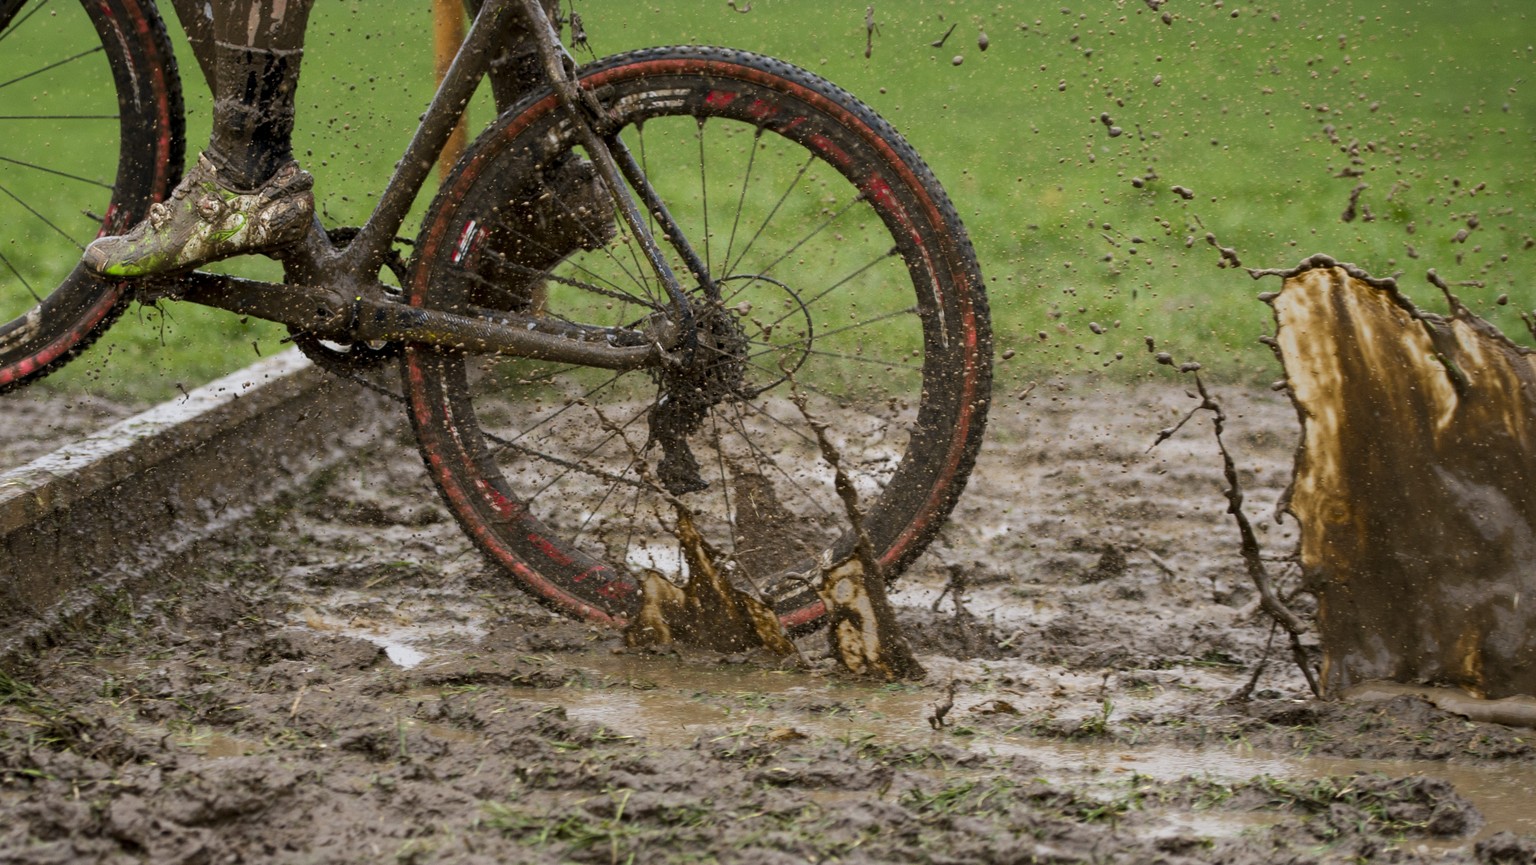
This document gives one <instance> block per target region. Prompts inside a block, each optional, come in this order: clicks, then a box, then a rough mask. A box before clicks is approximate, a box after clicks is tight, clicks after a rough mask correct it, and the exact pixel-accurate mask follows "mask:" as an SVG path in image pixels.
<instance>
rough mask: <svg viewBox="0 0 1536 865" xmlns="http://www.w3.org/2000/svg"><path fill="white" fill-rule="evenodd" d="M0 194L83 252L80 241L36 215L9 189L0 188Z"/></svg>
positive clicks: (51, 222)
mask: <svg viewBox="0 0 1536 865" xmlns="http://www.w3.org/2000/svg"><path fill="white" fill-rule="evenodd" d="M0 192H3V193H5V194H6V195H8V196H10V198H11V200H12V201H14V202H16V203H17V204H19V205H21V206H22V207H24V208H26V211H27V212H28V213H30V214H32V215H33V216H35V217H37V218H38V219H39V220H41V221H42V223H43V224H44V225H46V226H48V227H49V228H51V229H53V230H54V231H56V232H58V234H59V236H60V237H62V238H64V239H65V240H67V241H69V242H70V243H72V244H74V245H75V248H76V249H78V250H80V251H81V252H84V251H85V244H83V243H81V242H80V241H78V240H76V239H74V238H73V237H71V236H70V235H69V233H68V232H66V231H65V230H64V229H62V228H60V227H58V226H57V225H54V224H53V220H51V219H49V218H48V217H46V216H44V215H42V214H41V213H38V212H37V210H35V209H34V208H33V207H32V205H30V204H28V203H26V202H25V201H22V200H21V199H20V198H18V197H17V196H16V193H14V192H12V191H10V190H9V189H7V188H6V187H4V186H0Z"/></svg>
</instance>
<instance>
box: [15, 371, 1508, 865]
mask: <svg viewBox="0 0 1536 865" xmlns="http://www.w3.org/2000/svg"><path fill="white" fill-rule="evenodd" d="M1217 395H1218V398H1221V399H1223V400H1224V402H1225V405H1226V408H1227V411H1228V413H1229V415H1231V425H1230V428H1229V429H1230V431H1229V436H1228V443H1229V446H1230V447H1231V448H1232V450H1233V451H1234V456H1235V457H1236V459H1237V460H1238V463H1239V464H1240V466H1242V479H1243V483H1244V485H1245V489H1246V492H1247V494H1248V497H1249V512H1250V514H1251V515H1252V516H1253V517H1254V518H1255V520H1257V521H1260V523H1261V525H1262V526H1263V527H1264V528H1263V529H1262V535H1263V538H1264V540H1265V543H1266V544H1267V545H1268V552H1269V554H1270V555H1271V556H1272V557H1273V558H1274V561H1272V562H1271V563H1270V564H1271V567H1272V569H1273V571H1274V572H1275V573H1276V574H1277V576H1279V578H1280V582H1281V585H1282V588H1285V589H1290V588H1294V583H1295V578H1294V576H1293V575H1289V574H1288V572H1287V566H1286V563H1285V561H1284V558H1285V556H1286V555H1287V553H1288V552H1289V550H1290V547H1291V544H1292V543H1293V542H1294V538H1295V530H1294V525H1293V524H1291V523H1285V524H1280V525H1277V524H1275V523H1274V522H1273V521H1272V520H1269V519H1264V517H1267V515H1268V513H1269V511H1270V510H1271V508H1272V507H1273V504H1274V502H1275V500H1276V499H1277V498H1278V497H1279V495H1280V493H1281V490H1282V488H1283V486H1284V483H1285V480H1286V478H1287V476H1288V472H1289V465H1290V451H1291V448H1292V447H1293V444H1294V437H1295V431H1296V421H1295V418H1294V414H1293V413H1292V410H1291V409H1290V407H1289V405H1288V404H1287V403H1285V402H1284V400H1283V399H1282V398H1279V397H1276V396H1274V395H1271V394H1267V393H1246V392H1222V391H1220V390H1218V393H1217ZM15 404H17V403H14V402H13V403H12V404H11V405H15ZM11 405H8V406H7V411H8V412H9V411H10V409H11ZM1190 405H1191V401H1190V400H1189V399H1188V398H1187V397H1186V396H1185V394H1184V393H1183V389H1182V387H1180V386H1179V385H1177V384H1174V383H1170V382H1167V381H1164V382H1162V383H1161V384H1158V385H1155V386H1154V385H1148V386H1144V387H1141V388H1139V389H1136V390H1133V391H1127V390H1124V389H1121V388H1106V389H1104V390H1096V389H1092V388H1089V387H1085V386H1083V385H1082V384H1081V383H1074V384H1071V385H1068V384H1067V383H1065V382H1043V383H1041V384H1040V385H1039V386H1038V387H1034V388H1033V389H1030V390H1029V391H1028V392H1027V393H1026V394H1024V395H1023V396H1022V397H1021V396H1020V395H1019V394H1011V395H1002V394H1000V396H999V400H998V404H997V406H996V408H995V409H994V412H993V417H994V423H993V426H992V429H991V431H990V443H989V445H988V448H987V450H986V452H985V454H984V456H983V460H982V463H981V465H980V466H979V467H978V470H977V472H976V473H975V476H974V477H973V480H972V483H971V487H970V490H969V491H968V492H967V494H966V496H965V498H964V499H963V501H962V502H961V505H960V507H959V509H958V511H957V514H956V517H955V519H954V520H953V522H952V524H951V525H950V526H949V528H947V529H946V531H945V535H944V538H943V539H942V541H941V542H940V543H938V544H936V545H935V547H934V549H933V551H932V552H931V553H930V554H928V555H927V556H925V557H924V558H923V559H922V560H921V561H920V562H919V564H918V565H917V566H916V568H915V569H914V570H913V572H912V573H910V574H909V575H908V576H906V577H904V578H903V579H902V581H901V583H900V584H899V585H900V589H901V590H900V591H899V592H898V593H897V594H896V596H895V599H896V601H897V603H898V604H899V612H900V614H901V617H902V620H903V622H904V624H905V626H906V629H907V632H908V634H909V636H910V637H911V638H912V639H913V640H914V642H915V644H916V646H917V648H918V650H919V653H920V657H921V660H922V662H923V664H924V665H925V666H926V668H927V670H928V677H927V679H926V680H925V681H923V682H920V683H912V684H895V685H882V684H880V683H870V682H860V681H854V680H851V679H849V678H847V677H846V676H844V675H843V674H840V673H839V672H837V671H836V670H835V669H834V668H833V666H832V665H831V664H830V663H829V662H828V661H826V660H825V655H826V648H825V645H824V642H823V640H824V637H823V636H822V635H819V634H815V635H811V636H809V637H806V638H804V639H802V640H801V641H800V643H801V647H802V651H803V654H804V661H803V662H802V663H801V664H799V665H792V664H779V663H775V662H772V661H769V660H767V659H764V658H757V657H720V656H717V655H701V654H692V653H683V654H675V653H671V654H654V653H644V654H642V653H633V652H627V651H625V650H623V649H622V648H621V643H620V641H619V640H618V639H617V638H616V635H614V634H612V633H609V632H604V631H599V630H594V629H591V628H588V627H586V626H583V625H579V624H574V623H570V622H566V621H561V620H558V619H555V618H552V617H551V615H550V614H549V613H547V612H545V611H544V610H543V609H541V608H539V607H537V606H536V605H534V604H532V603H530V602H528V601H527V600H525V599H524V598H523V597H522V596H521V595H520V594H519V593H518V592H517V591H516V590H514V589H512V588H511V587H510V586H509V585H507V583H506V582H504V580H503V579H502V578H501V577H499V576H498V575H497V574H495V573H492V572H490V571H488V570H487V569H486V567H485V566H484V565H483V564H482V563H481V561H480V560H479V558H478V557H477V555H476V554H475V553H474V552H473V551H472V550H470V549H469V546H468V543H467V542H466V541H465V540H464V539H463V538H462V537H461V536H460V534H459V533H458V531H457V529H456V527H455V525H454V523H453V522H452V520H451V519H450V518H449V517H448V516H447V515H446V513H445V512H444V511H443V509H442V508H441V507H440V506H439V504H438V503H437V501H436V498H435V495H434V493H433V492H432V490H431V489H430V487H429V485H428V484H427V482H426V481H425V480H424V477H423V474H422V471H421V468H420V465H419V462H418V460H417V458H416V456H415V454H414V451H413V450H412V448H411V445H410V442H409V440H408V438H407V437H406V436H405V435H404V434H403V433H400V434H396V435H393V436H386V437H384V438H381V440H380V441H379V443H378V446H377V447H376V448H375V449H373V450H372V451H371V452H369V453H365V454H361V455H359V457H358V459H357V460H355V461H354V462H352V463H349V464H347V465H345V466H343V467H342V468H340V469H337V470H334V471H332V472H330V473H328V474H326V475H325V476H324V477H321V478H319V479H317V480H316V481H315V482H313V483H312V484H311V485H310V487H309V488H308V489H306V490H303V491H301V492H298V493H295V494H294V495H292V496H291V497H290V498H288V499H287V500H285V501H283V502H281V503H280V504H279V505H277V506H274V507H270V508H267V509H265V510H264V511H263V512H262V513H260V514H259V515H258V516H257V517H256V518H255V519H253V520H251V521H249V522H247V523H246V524H244V525H242V526H241V527H239V529H238V531H237V532H236V533H235V534H234V535H233V536H231V537H229V538H228V539H227V542H224V543H221V544H219V545H218V547H217V548H216V549H204V550H201V551H200V553H199V555H198V556H197V557H196V558H193V559H190V560H189V561H188V562H187V563H186V566H185V567H184V568H183V569H182V570H181V571H179V572H178V573H177V574H175V575H174V578H173V579H170V580H168V581H167V583H168V585H169V586H170V588H169V590H167V591H166V592H165V593H163V594H159V595H156V596H153V597H137V598H132V599H125V600H123V601H122V602H121V603H119V604H118V607H119V610H118V612H117V613H116V615H115V616H113V617H111V618H110V620H109V622H108V625H107V626H106V627H105V628H103V629H100V630H96V631H92V632H90V633H82V634H76V635H71V636H70V637H69V638H68V639H66V640H65V641H63V642H62V643H61V644H60V645H59V646H57V647H56V648H54V649H52V650H49V651H47V652H46V653H45V654H43V655H42V656H41V657H38V658H36V659H35V663H33V664H31V665H30V666H28V667H25V668H21V669H16V670H13V671H12V674H11V675H7V676H5V677H4V678H0V862H4V863H10V862H27V863H43V862H145V861H152V862H185V863H202V862H208V863H222V862H257V861H279V862H306V863H307V862H359V861H370V862H379V861H398V862H463V863H470V862H487V863H490V862H565V861H576V862H601V863H618V862H710V861H721V862H752V863H756V862H762V863H777V862H822V861H845V862H1077V861H1094V862H1143V861H1144V862H1212V863H1215V862H1222V863H1228V862H1238V863H1259V862H1264V863H1268V862H1291V861H1296V862H1310V861H1329V862H1345V861H1351V862H1353V861H1383V862H1418V861H1436V862H1438V861H1458V862H1460V861H1478V862H1486V863H1505V862H1509V863H1514V862H1521V863H1531V862H1536V837H1533V836H1536V813H1533V811H1536V809H1533V808H1532V807H1531V805H1530V804H1529V803H1530V802H1531V801H1533V797H1536V732H1533V731H1529V730H1518V729H1512V728H1506V727H1501V726H1497V725H1489V724H1474V723H1471V722H1468V721H1466V720H1464V719H1462V718H1460V717H1457V716H1454V715H1450V714H1447V713H1445V712H1442V711H1440V710H1438V709H1435V708H1434V707H1432V706H1430V705H1429V704H1427V703H1424V702H1422V701H1419V700H1417V699H1414V698H1399V699H1396V700H1392V701H1388V702H1384V703H1376V704H1370V705H1342V704H1331V703H1319V702H1315V701H1313V700H1311V699H1310V698H1309V694H1308V692H1307V690H1306V685H1305V683H1304V681H1303V680H1302V678H1301V676H1300V675H1299V674H1298V673H1297V672H1296V669H1295V667H1294V666H1293V664H1292V663H1291V661H1290V650H1289V647H1288V645H1287V644H1286V642H1285V641H1284V640H1283V639H1281V638H1280V637H1279V636H1276V637H1274V639H1273V641H1271V629H1270V627H1269V626H1268V624H1267V622H1266V620H1265V619H1264V618H1263V617H1262V614H1259V613H1257V612H1256V608H1255V604H1254V602H1253V598H1254V593H1253V591H1252V590H1251V588H1250V587H1249V586H1248V584H1247V580H1246V577H1245V576H1244V573H1243V570H1242V563H1241V561H1240V559H1239V557H1238V555H1237V541H1236V532H1235V530H1234V528H1233V526H1232V523H1231V519H1230V517H1228V516H1227V515H1226V514H1225V509H1226V501H1225V499H1224V498H1223V497H1222V495H1221V483H1220V463H1219V459H1218V456H1217V454H1216V451H1215V448H1214V445H1213V443H1212V440H1211V436H1210V427H1209V423H1208V421H1206V420H1205V419H1203V418H1202V419H1199V420H1197V421H1195V422H1192V423H1191V424H1190V425H1189V426H1188V427H1186V428H1185V429H1184V430H1183V431H1181V432H1180V433H1179V434H1178V435H1176V436H1175V437H1174V438H1172V439H1171V440H1169V441H1167V442H1165V443H1164V444H1162V445H1160V446H1159V447H1157V448H1156V449H1154V450H1152V451H1151V452H1150V453H1149V452H1148V447H1149V446H1150V445H1151V444H1152V442H1153V440H1154V439H1155V437H1156V434H1157V431H1158V430H1159V429H1162V428H1165V427H1168V426H1171V425H1172V423H1173V422H1174V421H1176V420H1177V418H1178V417H1179V416H1180V415H1181V414H1182V413H1183V412H1184V411H1185V410H1186V409H1187V408H1188V407H1189V406H1190ZM29 410H31V411H36V412H39V413H46V411H47V410H46V409H43V408H33V409H29ZM10 416H11V415H9V414H8V416H7V417H8V419H9V417H10ZM34 423H38V424H42V423H45V420H44V419H43V418H42V417H41V415H39V416H38V417H37V418H35V419H34ZM5 426H11V425H10V423H9V422H8V423H7V424H5ZM12 437H13V438H15V437H16V436H12ZM25 447H30V445H25ZM19 448H22V445H18V444H17V443H16V442H7V441H4V440H0V449H3V450H4V452H5V453H7V454H15V453H18V452H20V450H19ZM12 461H14V459H13V460H12ZM957 577H958V578H959V579H960V580H961V581H962V582H963V584H964V590H963V592H962V597H963V599H964V607H963V610H964V612H963V613H957V611H956V607H955V605H954V603H953V592H945V588H946V586H951V585H952V584H953V582H954V581H955V580H956V578H957ZM941 595H942V597H941ZM1303 602H1304V599H1297V603H1298V605H1300V606H1302V607H1305V604H1304V603H1303Z"/></svg>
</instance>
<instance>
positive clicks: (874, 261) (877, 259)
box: [732, 248, 899, 327]
mask: <svg viewBox="0 0 1536 865" xmlns="http://www.w3.org/2000/svg"><path fill="white" fill-rule="evenodd" d="M898 254H899V253H898V252H897V251H896V250H895V249H894V248H893V249H891V251H890V252H887V253H886V254H885V255H881V256H876V257H875V258H874V259H871V260H870V262H869V263H868V264H866V265H864V266H862V267H860V268H858V269H857V270H855V271H853V272H852V273H850V274H848V275H847V276H845V277H843V278H842V279H839V280H838V281H837V282H834V283H832V284H831V285H829V286H827V287H826V288H824V289H822V290H821V292H820V293H819V294H817V295H816V296H814V297H812V298H811V299H810V300H805V301H801V304H800V305H801V306H802V307H803V308H805V309H810V308H811V307H812V306H813V305H815V303H816V302H817V301H819V300H821V299H822V298H824V297H826V296H827V295H829V294H831V293H832V292H834V291H837V290H838V289H839V288H842V287H843V286H844V285H847V284H848V283H849V282H852V281H853V280H855V279H858V278H859V277H860V276H862V275H863V274H864V273H865V272H867V271H868V270H869V269H870V268H872V267H875V266H876V265H878V264H880V262H882V261H885V260H886V259H888V258H893V257H895V256H896V255H898ZM732 296H733V297H734V295H732ZM794 314H795V313H794V312H786V313H784V314H783V315H781V316H779V317H778V318H776V319H774V320H773V321H771V322H769V323H768V326H769V327H776V326H778V325H779V324H781V323H783V322H784V320H785V319H788V318H789V317H790V316H792V315H794Z"/></svg>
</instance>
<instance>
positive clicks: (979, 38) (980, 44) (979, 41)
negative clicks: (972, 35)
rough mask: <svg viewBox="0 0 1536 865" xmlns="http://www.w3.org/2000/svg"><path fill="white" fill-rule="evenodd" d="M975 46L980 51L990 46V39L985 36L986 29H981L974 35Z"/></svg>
mask: <svg viewBox="0 0 1536 865" xmlns="http://www.w3.org/2000/svg"><path fill="white" fill-rule="evenodd" d="M976 47H977V48H978V49H980V50H982V51H985V50H987V49H988V48H990V47H992V40H991V39H988V38H987V31H985V30H983V31H981V32H980V33H978V34H977V35H976Z"/></svg>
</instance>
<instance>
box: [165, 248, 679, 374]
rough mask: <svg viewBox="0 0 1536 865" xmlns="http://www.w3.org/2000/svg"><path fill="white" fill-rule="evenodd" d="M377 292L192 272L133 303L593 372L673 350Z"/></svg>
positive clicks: (664, 326)
mask: <svg viewBox="0 0 1536 865" xmlns="http://www.w3.org/2000/svg"><path fill="white" fill-rule="evenodd" d="M377 289H378V290H376V291H366V290H365V291H346V292H344V291H340V290H337V289H332V288H327V287H325V286H315V285H284V284H279V283H270V282H260V281H257V280H251V279H242V278H240V277H233V276H225V275H223V274H216V273H206V272H203V271H194V272H192V273H189V274H185V275H183V276H180V277H178V278H176V279H175V280H174V281H172V282H164V283H162V282H158V281H157V282H150V281H147V280H146V281H145V283H144V287H143V289H141V292H140V297H141V298H147V297H156V296H159V297H171V298H175V299H179V300H185V301H190V302H192V303H198V304H202V305H204V306H212V307H217V308H219V309H225V310H229V311H230V312H234V313H237V314H239V315H249V316H254V317H256V318H261V319H266V320H268V321H276V322H279V323H282V324H286V325H288V326H289V327H291V328H293V329H294V330H298V331H303V332H306V333H312V334H314V335H316V336H318V337H320V338H322V339H335V340H338V341H343V342H374V341H400V342H413V343H427V344H430V345H439V346H444V347H448V348H453V349H457V350H460V351H465V352H468V353H471V354H500V355H510V356H513V357H524V358H530V359H534V360H547V361H554V362H556V363H569V364H576V365H578V366H590V367H596V368H599V369H611V370H633V369H643V368H645V367H649V366H654V365H656V364H659V363H660V362H661V358H662V356H663V355H664V354H665V353H666V349H667V347H668V346H670V345H673V344H675V343H676V342H677V339H678V336H677V331H676V330H675V328H674V326H673V325H672V324H671V323H670V322H667V321H665V320H664V319H663V320H660V321H654V322H653V323H654V324H655V326H654V327H650V328H647V329H645V330H638V329H628V328H600V327H584V326H581V325H577V324H572V323H570V322H564V321H559V320H557V319H551V318H545V317H536V316H528V315H521V314H518V313H511V312H501V311H495V310H483V311H482V314H479V315H465V314H461V313H457V312H448V311H445V310H439V309H422V308H420V307H415V306H410V305H408V304H405V303H401V302H400V301H398V300H395V299H394V298H392V297H390V296H388V295H386V294H385V293H384V290H383V286H382V285H380V286H378V287H377Z"/></svg>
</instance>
